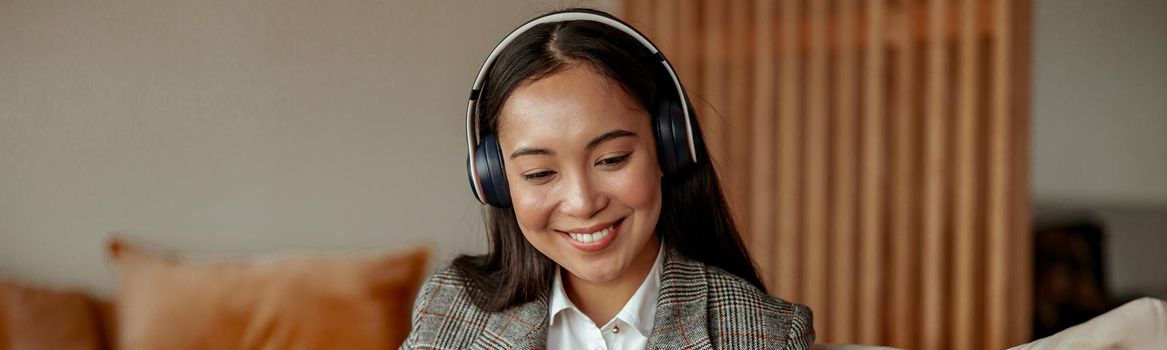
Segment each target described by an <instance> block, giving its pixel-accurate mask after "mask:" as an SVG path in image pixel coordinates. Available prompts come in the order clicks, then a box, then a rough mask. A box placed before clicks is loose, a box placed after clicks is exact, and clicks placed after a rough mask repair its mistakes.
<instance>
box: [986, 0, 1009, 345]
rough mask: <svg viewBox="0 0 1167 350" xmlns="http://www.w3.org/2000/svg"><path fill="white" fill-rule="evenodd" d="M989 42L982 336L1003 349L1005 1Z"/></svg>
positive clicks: (1006, 150)
mask: <svg viewBox="0 0 1167 350" xmlns="http://www.w3.org/2000/svg"><path fill="white" fill-rule="evenodd" d="M994 5H995V6H994V9H995V11H994V21H993V22H994V25H993V27H994V28H995V29H996V32H995V34H996V35H995V38H994V39H995V40H993V64H992V69H993V89H992V91H993V92H992V93H993V96H992V104H993V105H992V110H991V116H990V118H991V120H990V124H989V125H990V127H989V128H990V129H989V130H990V131H989V135H990V138H991V140H992V141H991V142H992V144H991V146H990V155H989V168H990V173H989V208H990V209H989V227H988V233H989V237H988V241H989V244H988V260H989V273H988V282H987V283H986V285H987V286H986V287H987V292H988V294H989V298H988V300H987V304H988V308H987V310H986V313H987V316H988V317H987V326H988V328H987V329H986V330H987V332H986V335H987V339H988V340H989V344H988V345H989V346H990V347H993V346H996V347H999V348H1004V347H1006V346H1007V345H1008V344H1005V343H1004V341H1003V339H1004V338H1005V337H1006V335H1007V333H1008V331H1009V330H1008V327H1009V319H1008V317H1009V316H1008V314H1007V313H1006V311H1008V307H1009V302H1008V300H1007V298H1008V293H1010V292H1011V291H1010V288H1009V282H1010V279H1009V266H1008V264H1009V253H1008V252H1009V246H1008V244H1009V236H1010V235H1009V222H1008V219H1009V208H1010V205H1009V179H1008V177H1009V149H1010V142H1011V141H1012V140H1010V138H1009V102H1010V99H1009V97H1010V95H1009V93H1010V91H1009V88H1010V86H1009V83H1010V79H1009V63H1010V59H1009V55H1010V54H1011V52H1012V50H1011V47H1010V43H1011V42H1012V41H1011V40H1010V39H1011V38H1010V35H1011V33H1010V31H1009V19H1008V18H1009V16H1010V14H1011V11H1009V10H1010V5H1009V2H1008V1H1001V0H998V1H996V2H995V3H994Z"/></svg>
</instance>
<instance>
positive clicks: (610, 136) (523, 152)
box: [510, 129, 636, 159]
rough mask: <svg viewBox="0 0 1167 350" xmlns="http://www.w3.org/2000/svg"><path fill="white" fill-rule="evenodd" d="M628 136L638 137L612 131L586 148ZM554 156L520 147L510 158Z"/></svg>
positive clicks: (589, 142) (542, 150) (623, 131)
mask: <svg viewBox="0 0 1167 350" xmlns="http://www.w3.org/2000/svg"><path fill="white" fill-rule="evenodd" d="M628 136H636V133H634V132H631V131H628V130H621V129H617V130H612V131H609V132H606V133H604V134H603V135H600V136H596V137H595V138H592V140H591V141H588V144H587V146H586V147H587V148H588V149H589V150H590V149H592V148H596V146H599V145H600V144H601V143H604V142H607V141H609V140H612V139H618V138H621V137H628ZM554 154H555V152H552V151H551V150H549V149H546V148H536V147H519V149H517V150H515V151H514V152H513V153H511V157H510V158H511V159H515V158H518V157H521V156H533V155H547V156H549V155H554Z"/></svg>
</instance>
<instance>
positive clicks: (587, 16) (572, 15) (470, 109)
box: [466, 10, 697, 203]
mask: <svg viewBox="0 0 1167 350" xmlns="http://www.w3.org/2000/svg"><path fill="white" fill-rule="evenodd" d="M568 21H592V22H599V23H603V24H606V25H608V26H610V27H612V28H615V29H617V30H620V31H621V32H624V33H625V34H628V35H629V36H631V37H632V38H634V39H636V41H639V42H640V43H641V44H642V45H644V47H645V48H647V49H648V51H649V52H650V53H651V54H652V55H653V56H654V57H656V58H657V59H658V60H659V61H660V63H661V64H662V65H663V66H664V69H665V71H666V72H668V73H669V77H670V78H671V79H672V82H673V85H674V87H675V88H676V89H677V96H678V100H680V103H681V111H682V112H683V113H684V120H685V133H686V135H685V136H686V137H685V139H686V140H688V142H687V143H688V146H689V157H690V159H692V161H693V162H694V163H696V162H697V146H696V144H695V142H694V135H693V125H692V122H691V121H690V120H691V119H692V118H691V116H690V115H689V101H688V98H686V97H685V91H684V89H683V88H682V87H681V80H680V79H678V78H677V73H676V72H675V71H674V70H673V66H672V65H670V64H669V61H668V59H666V58H665V56H664V55H662V54H661V53H660V50H658V49H657V48H656V46H655V45H653V44H652V42H651V41H649V40H648V38H647V37H645V36H644V35H643V34H641V33H640V32H639V31H637V30H636V29H635V28H632V26H629V25H628V24H626V23H624V22H622V21H620V20H619V19H616V18H613V17H610V16H606V15H603V14H600V13H598V12H590V11H580V10H574V11H566V12H556V13H551V14H548V15H544V16H540V17H536V18H534V19H532V20H530V21H527V23H523V25H521V26H519V27H518V28H516V29H515V30H514V31H511V33H510V34H508V35H507V36H506V37H505V38H503V39H502V41H500V42H499V43H498V45H495V47H494V49H493V50H491V51H490V55H488V56H486V61H484V62H483V63H482V67H480V68H479V69H478V75H477V76H476V77H475V78H474V85H473V86H472V87H471V89H470V99H469V101H467V103H466V154H467V156H468V162H469V164H468V168H469V169H476V168H477V166H478V164H477V159H476V157H475V156H474V149H475V147H477V146H478V143H479V142H480V140H481V138H480V135H478V118H477V116H476V115H475V110H476V109H477V107H478V98H479V97H481V96H480V95H481V94H480V92H481V91H482V84H483V83H484V82H485V80H486V72H487V71H489V70H490V67H491V66H492V65H493V64H494V61H495V60H496V59H498V55H499V53H501V52H502V51H503V49H505V48H506V47H507V46H509V45H510V43H511V42H512V41H514V40H515V38H518V37H519V35H521V34H523V33H525V32H526V31H528V30H530V29H531V28H534V27H535V26H538V25H540V24H544V23H557V22H568ZM469 173H470V183H471V186H472V187H473V188H474V192H475V195H476V196H477V197H478V199H479V201H481V202H483V203H486V198H487V197H486V196H484V194H483V189H482V184H481V178H479V175H478V173H477V172H476V171H470V172H469Z"/></svg>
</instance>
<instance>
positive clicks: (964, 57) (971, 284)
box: [951, 0, 982, 350]
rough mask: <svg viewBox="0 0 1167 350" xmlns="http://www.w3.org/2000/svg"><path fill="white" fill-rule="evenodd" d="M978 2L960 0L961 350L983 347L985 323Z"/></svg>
mask: <svg viewBox="0 0 1167 350" xmlns="http://www.w3.org/2000/svg"><path fill="white" fill-rule="evenodd" d="M978 2H979V0H961V2H960V37H959V38H960V40H959V42H960V59H959V60H957V62H956V63H957V65H958V67H959V77H958V79H957V81H958V82H959V84H960V86H959V90H958V95H957V96H958V101H957V115H956V117H957V123H956V162H955V168H954V171H953V176H954V177H955V183H956V190H955V197H954V198H953V200H954V202H955V203H954V204H955V208H954V217H953V229H954V237H953V240H952V241H953V242H954V244H953V247H952V249H953V250H954V251H955V257H954V260H955V261H953V270H954V273H953V276H954V285H953V303H952V305H953V314H952V325H951V327H952V333H953V338H952V339H953V345H954V346H955V347H954V348H955V349H958V350H965V349H968V350H971V349H979V348H980V344H978V340H979V339H980V337H981V336H980V334H981V333H982V332H980V331H979V329H980V326H981V324H980V323H979V322H977V320H976V317H977V314H978V313H977V311H976V306H977V304H978V303H977V302H976V299H977V298H976V295H977V294H979V293H977V290H976V288H977V278H976V276H977V260H978V259H977V258H978V255H977V254H978V252H977V251H978V250H977V249H976V248H977V237H976V232H978V230H977V224H976V222H975V220H976V218H977V205H976V196H977V193H976V188H975V186H976V181H977V173H978V169H977V167H976V166H975V165H974V162H975V159H974V154H973V150H974V149H975V148H976V142H977V140H976V138H975V137H976V136H975V132H976V130H975V128H976V114H975V113H976V105H975V103H976V102H977V96H976V93H977V86H978V80H977V77H978V75H977V73H978V72H977V65H978V64H977V61H976V58H977V57H978V54H977V48H978V47H979V43H978V41H977V33H976V20H977V18H976V15H977V11H976V10H977V3H978Z"/></svg>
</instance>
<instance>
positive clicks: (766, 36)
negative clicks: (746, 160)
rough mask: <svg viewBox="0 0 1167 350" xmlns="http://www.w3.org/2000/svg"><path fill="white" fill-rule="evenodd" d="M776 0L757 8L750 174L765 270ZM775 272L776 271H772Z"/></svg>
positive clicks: (768, 267) (770, 216)
mask: <svg viewBox="0 0 1167 350" xmlns="http://www.w3.org/2000/svg"><path fill="white" fill-rule="evenodd" d="M773 19H774V0H760V1H758V2H757V8H755V9H754V29H753V30H754V33H755V37H754V43H753V45H754V50H755V51H754V64H755V66H756V67H757V69H756V70H755V71H754V76H753V78H754V81H753V84H754V95H753V97H752V98H751V99H752V100H753V103H754V108H753V109H754V110H753V123H752V125H750V130H751V132H752V134H753V135H752V136H751V138H752V140H753V148H754V149H755V150H758V151H757V152H754V153H753V154H752V157H751V161H752V163H753V164H750V167H751V169H753V174H752V175H751V176H750V180H751V181H750V191H751V192H752V193H754V194H755V195H753V196H751V197H750V200H751V202H750V210H751V211H752V214H750V217H751V218H752V219H753V220H752V221H751V225H750V232H751V236H753V238H752V239H751V240H750V243H751V244H752V245H753V246H754V247H752V248H753V249H751V250H750V253H751V254H752V255H753V257H754V259H755V261H756V262H757V264H758V265H759V267H761V268H762V269H763V270H764V271H773V270H774V269H773V265H774V260H775V259H774V254H773V253H774V239H773V238H774V237H775V235H774V232H773V231H774V228H773V224H774V212H775V209H776V206H775V205H774V201H775V199H777V198H778V195H777V194H776V193H774V185H775V181H774V180H775V177H774V158H773V156H772V153H771V152H769V150H773V149H774V148H775V147H776V146H777V143H776V142H775V141H776V140H775V139H774V135H775V133H774V131H775V129H776V127H775V126H774V124H775V122H776V121H777V120H776V119H777V118H774V102H775V98H774V97H775V95H776V93H775V91H774V83H775V79H774V77H775V74H774V66H775V65H776V61H775V60H774V41H775V40H774V39H775V38H774V37H773V34H774V30H773V26H774V20H773ZM771 275H772V274H771ZM766 283H767V284H769V285H771V286H773V285H775V283H774V281H773V279H772V278H766Z"/></svg>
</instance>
